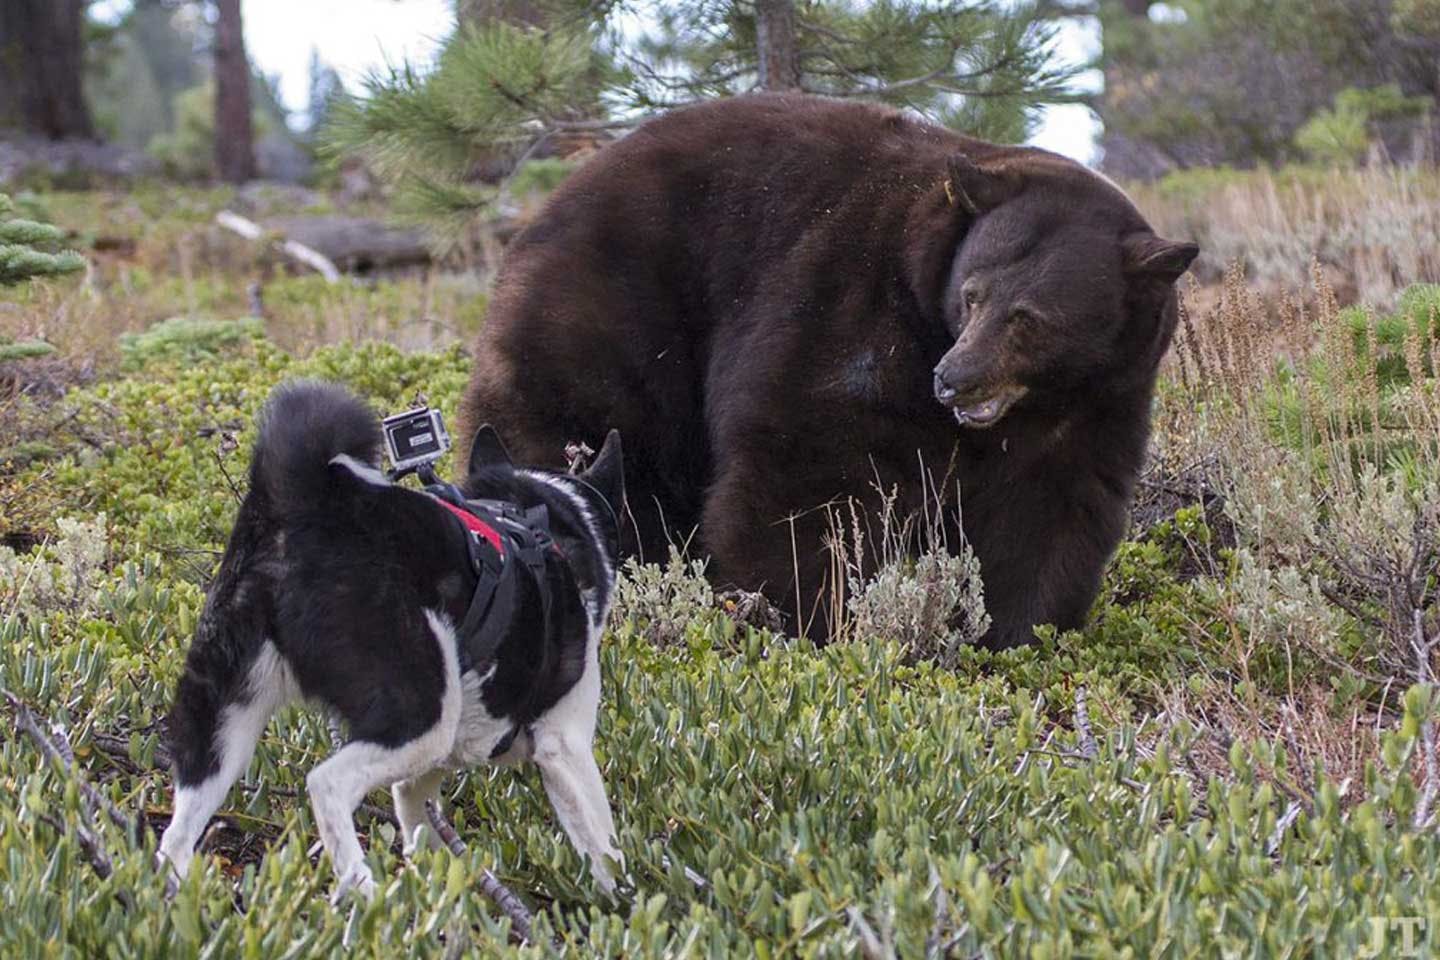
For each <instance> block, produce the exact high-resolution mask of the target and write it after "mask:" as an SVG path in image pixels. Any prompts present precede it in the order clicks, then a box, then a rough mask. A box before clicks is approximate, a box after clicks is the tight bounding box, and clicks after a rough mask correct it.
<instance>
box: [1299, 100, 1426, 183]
mask: <svg viewBox="0 0 1440 960" xmlns="http://www.w3.org/2000/svg"><path fill="white" fill-rule="evenodd" d="M1433 107H1434V101H1433V100H1432V99H1431V98H1430V97H1426V96H1416V97H1407V96H1405V94H1403V93H1402V92H1401V91H1400V87H1399V86H1398V85H1397V84H1393V83H1387V84H1385V85H1383V86H1379V87H1370V88H1365V89H1362V88H1359V87H1346V88H1345V89H1344V90H1341V91H1340V92H1339V93H1337V94H1336V95H1335V106H1334V107H1333V108H1326V109H1323V110H1320V111H1317V112H1316V114H1315V115H1314V116H1313V117H1311V118H1310V119H1309V120H1308V121H1307V122H1306V123H1305V125H1304V126H1302V127H1301V128H1300V129H1299V130H1298V131H1296V134H1295V145H1296V146H1297V147H1299V148H1300V150H1301V152H1302V153H1304V154H1305V156H1306V157H1308V158H1309V159H1310V160H1311V161H1313V162H1316V163H1320V164H1325V165H1328V166H1350V165H1353V164H1355V163H1358V162H1360V161H1361V160H1362V159H1364V157H1365V151H1366V150H1368V149H1369V148H1370V143H1371V141H1372V139H1373V134H1374V124H1376V123H1378V122H1380V121H1384V120H1394V119H1397V118H1404V117H1418V116H1423V115H1424V114H1425V113H1426V112H1428V111H1429V110H1431V109H1432V108H1433Z"/></svg>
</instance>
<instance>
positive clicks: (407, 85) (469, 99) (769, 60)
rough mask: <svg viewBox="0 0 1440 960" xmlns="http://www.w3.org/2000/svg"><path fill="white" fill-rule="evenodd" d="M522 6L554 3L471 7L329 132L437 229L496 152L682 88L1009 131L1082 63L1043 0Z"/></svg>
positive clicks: (607, 124)
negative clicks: (511, 9) (833, 101)
mask: <svg viewBox="0 0 1440 960" xmlns="http://www.w3.org/2000/svg"><path fill="white" fill-rule="evenodd" d="M491 6H497V5H495V4H491ZM522 6H524V8H525V9H526V10H527V11H531V12H533V11H534V10H536V9H538V8H540V7H543V8H544V23H545V27H544V29H541V28H538V27H535V26H533V25H532V23H531V20H525V19H518V20H516V19H507V18H506V17H505V16H503V15H486V16H477V17H470V18H465V19H463V20H462V21H461V23H460V26H459V28H458V29H457V31H456V33H455V34H454V35H453V36H452V37H451V38H450V40H449V41H448V42H447V44H446V45H445V47H444V49H443V51H442V52H441V54H440V56H439V58H438V61H437V62H436V63H435V64H434V65H433V66H432V67H431V68H429V69H420V68H418V67H416V66H414V65H410V64H406V65H402V66H398V67H394V68H392V69H390V70H389V71H388V72H385V73H382V74H376V75H373V76H371V77H370V78H368V80H367V81H366V89H365V91H364V96H362V97H360V98H358V99H354V100H351V101H349V102H347V103H344V104H342V105H340V107H339V108H338V109H337V110H336V111H335V113H334V117H333V120H332V122H331V124H330V127H329V129H328V131H327V133H326V137H325V139H326V140H327V143H328V148H329V149H330V150H331V151H333V152H335V153H338V154H358V155H360V156H361V157H363V158H364V159H365V160H366V161H367V162H368V163H369V164H370V165H371V166H372V168H373V169H374V170H375V171H376V173H377V174H378V175H379V176H380V177H381V178H382V179H384V180H387V181H389V182H390V183H391V184H392V186H393V187H394V188H395V190H396V193H397V199H398V200H399V202H400V204H401V205H402V209H404V210H405V211H407V212H409V213H410V214H412V216H413V218H414V219H417V220H419V221H420V222H422V223H425V224H427V225H428V226H431V227H432V228H435V229H437V230H438V231H439V233H440V234H441V235H442V236H444V235H445V234H447V233H455V232H458V231H459V230H460V229H463V228H464V227H465V226H466V225H467V224H469V223H470V222H472V221H473V218H474V217H475V215H476V214H477V213H479V212H482V211H484V210H486V209H487V208H488V207H489V206H490V205H491V204H492V203H493V202H494V201H495V199H496V198H497V196H500V195H503V192H504V184H503V183H501V184H499V185H498V186H497V185H495V184H494V183H491V182H487V181H492V180H494V179H495V178H494V177H493V175H487V174H493V169H492V168H493V166H494V163H493V161H494V158H495V156H496V155H497V152H499V153H502V154H504V155H505V156H506V157H507V158H508V159H509V163H508V164H507V165H506V166H505V169H506V170H513V169H514V168H515V166H517V165H518V163H520V162H522V161H524V160H527V159H532V158H535V157H542V156H546V155H547V154H548V153H550V152H553V151H554V150H555V149H556V144H557V142H559V141H561V140H563V139H565V138H567V137H569V138H574V137H577V136H605V135H608V134H611V133H613V132H616V131H618V130H620V129H622V128H625V127H629V126H632V125H634V124H636V123H638V122H640V121H641V120H643V119H645V118H646V117H647V116H649V115H651V114H653V113H654V112H656V111H658V110H663V109H667V108H672V107H676V106H680V105H684V104H688V103H694V102H698V101H702V100H708V99H712V98H716V97H725V96H732V95H735V94H739V93H744V92H747V91H751V90H756V89H799V90H803V91H808V92H813V93H822V94H828V95H831V96H840V97H861V98H866V99H871V100H878V101H882V102H886V103H890V104H894V105H896V106H902V107H907V108H910V109H912V110H915V111H917V112H919V113H922V114H924V115H927V116H929V117H931V118H932V119H935V120H938V121H940V122H942V123H946V124H948V125H950V126H953V127H955V128H957V129H960V130H963V131H965V132H967V133H970V134H973V135H975V136H980V137H987V138H990V139H997V140H1010V141H1014V140H1020V139H1023V137H1024V136H1025V135H1026V133H1027V132H1028V131H1029V129H1030V127H1031V125H1032V124H1033V122H1034V120H1035V118H1036V109H1037V108H1038V107H1039V106H1041V105H1042V104H1045V103H1059V102H1066V101H1069V100H1071V99H1073V95H1072V94H1071V92H1070V90H1069V81H1070V79H1071V78H1072V76H1073V73H1074V69H1073V68H1071V67H1068V66H1065V65H1059V64H1057V63H1056V62H1055V59H1054V57H1053V55H1052V50H1051V42H1052V40H1053V37H1054V30H1055V27H1054V21H1053V19H1051V18H1049V17H1047V16H1046V13H1047V12H1048V11H1049V8H1048V7H1046V8H1045V10H1042V9H1041V8H1040V5H1039V4H1038V3H1024V2H1020V3H1016V2H1009V0H1006V2H1001V0H966V2H949V3H936V2H927V0H874V2H870V3H865V4H857V3H853V2H850V0H808V2H806V0H801V2H793V0H666V2H661V0H631V2H623V0H529V2H527V3H525V4H523V5H522ZM498 7H504V5H503V4H500V5H498ZM486 9H487V11H488V9H489V7H487V8H486ZM502 14H503V11H502ZM531 19H532V20H533V18H531ZM637 24H639V25H641V26H640V28H638V29H637Z"/></svg>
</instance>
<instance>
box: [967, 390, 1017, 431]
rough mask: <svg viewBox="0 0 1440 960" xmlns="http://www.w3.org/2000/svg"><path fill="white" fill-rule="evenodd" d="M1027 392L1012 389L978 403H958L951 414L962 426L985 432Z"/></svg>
mask: <svg viewBox="0 0 1440 960" xmlns="http://www.w3.org/2000/svg"><path fill="white" fill-rule="evenodd" d="M1027 392H1028V391H1027V390H1026V389H1025V388H1024V387H1010V388H1007V389H1005V390H1002V391H1001V392H1000V393H997V394H996V395H995V396H993V397H990V398H988V399H985V400H981V401H979V402H977V403H957V404H955V405H954V407H953V408H952V410H951V412H952V413H954V414H955V422H956V423H958V424H960V426H962V427H970V428H972V429H976V430H983V429H984V428H986V427H990V426H994V425H995V424H996V423H998V422H999V421H1000V418H1001V417H1003V416H1005V414H1006V413H1008V412H1009V410H1010V408H1011V407H1012V406H1014V405H1015V401H1016V400H1019V399H1020V398H1021V397H1023V396H1025V394H1026V393H1027Z"/></svg>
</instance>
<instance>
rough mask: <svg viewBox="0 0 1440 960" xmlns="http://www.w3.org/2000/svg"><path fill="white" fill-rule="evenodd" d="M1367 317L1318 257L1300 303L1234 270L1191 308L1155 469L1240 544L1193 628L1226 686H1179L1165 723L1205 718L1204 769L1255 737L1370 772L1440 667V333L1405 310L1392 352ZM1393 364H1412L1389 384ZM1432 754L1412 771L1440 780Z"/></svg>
mask: <svg viewBox="0 0 1440 960" xmlns="http://www.w3.org/2000/svg"><path fill="white" fill-rule="evenodd" d="M1363 316H1364V322H1363V324H1361V325H1360V329H1358V330H1357V329H1356V326H1355V324H1354V323H1352V319H1351V316H1350V315H1347V314H1346V313H1344V312H1343V311H1342V310H1341V307H1340V303H1339V299H1338V297H1337V295H1336V293H1335V291H1334V289H1333V288H1332V287H1331V286H1330V285H1329V283H1328V282H1327V279H1326V275H1325V273H1324V271H1323V270H1322V269H1320V268H1319V267H1318V266H1314V267H1312V289H1311V290H1310V291H1308V292H1307V294H1306V295H1305V296H1304V297H1303V298H1302V296H1301V295H1299V294H1293V293H1292V294H1284V295H1282V296H1280V297H1278V298H1275V299H1273V300H1266V299H1265V298H1262V297H1261V296H1260V295H1259V294H1258V293H1257V292H1256V291H1255V290H1254V289H1253V288H1251V287H1248V286H1247V285H1246V283H1245V280H1244V278H1243V276H1242V274H1241V272H1240V270H1239V268H1238V266H1237V267H1232V268H1231V269H1230V270H1229V271H1227V273H1226V274H1225V276H1224V279H1223V281H1222V283H1221V285H1220V288H1219V291H1218V296H1217V297H1216V298H1215V305H1214V306H1213V307H1211V308H1210V309H1208V310H1206V311H1204V312H1203V313H1202V314H1201V315H1198V316H1197V315H1195V314H1194V313H1193V312H1192V311H1189V310H1187V311H1185V313H1184V316H1183V318H1182V322H1181V327H1180V331H1179V333H1178V335H1177V340H1176V347H1175V350H1174V351H1173V355H1172V357H1171V359H1170V363H1169V366H1168V369H1167V383H1166V384H1164V387H1163V389H1162V391H1161V397H1160V401H1159V403H1158V406H1157V417H1156V440H1155V444H1154V451H1153V459H1152V465H1151V474H1150V476H1151V477H1152V478H1153V479H1155V480H1156V482H1157V483H1159V484H1160V485H1162V486H1170V487H1180V488H1184V489H1187V490H1189V491H1192V492H1193V493H1192V495H1193V496H1194V499H1197V500H1198V499H1201V496H1202V494H1203V495H1206V496H1209V497H1211V498H1213V499H1214V500H1215V501H1216V502H1218V503H1220V504H1223V511H1224V516H1225V518H1226V519H1227V521H1228V525H1229V530H1230V531H1231V532H1232V533H1233V535H1234V536H1235V540H1236V542H1235V547H1236V550H1235V552H1234V554H1233V555H1231V556H1230V558H1229V560H1228V561H1227V562H1226V563H1225V564H1223V565H1219V564H1217V565H1216V566H1215V568H1214V569H1213V570H1212V574H1213V575H1217V576H1218V577H1219V579H1218V580H1217V582H1216V588H1215V590H1216V602H1215V609H1216V611H1217V612H1216V616H1217V618H1218V620H1217V622H1210V623H1204V624H1198V623H1197V624H1196V625H1195V626H1196V630H1195V635H1194V640H1195V642H1196V643H1197V645H1199V646H1200V647H1201V648H1203V649H1204V650H1205V651H1206V652H1205V657H1206V659H1207V669H1208V671H1209V673H1210V675H1211V677H1212V678H1215V679H1217V680H1218V682H1212V683H1207V684H1200V685H1182V686H1178V687H1176V688H1175V689H1173V690H1171V691H1170V692H1169V693H1168V694H1167V695H1166V697H1165V698H1164V702H1165V712H1164V714H1163V715H1162V716H1164V717H1165V718H1166V719H1167V721H1169V722H1175V721H1178V720H1180V719H1182V718H1183V719H1184V720H1185V721H1186V722H1187V723H1188V724H1190V725H1191V726H1192V727H1194V728H1195V729H1197V730H1199V731H1201V738H1200V740H1199V741H1198V746H1197V747H1196V752H1195V756H1194V757H1193V758H1192V762H1194V763H1196V764H1198V765H1199V767H1201V768H1203V769H1205V770H1206V771H1207V772H1216V771H1217V770H1218V769H1221V768H1225V767H1227V766H1228V765H1229V763H1230V762H1231V761H1230V760H1229V759H1228V753H1227V751H1228V745H1229V744H1230V743H1232V742H1235V741H1240V740H1253V739H1257V738H1258V739H1259V740H1261V741H1267V742H1269V743H1271V744H1273V745H1274V746H1275V748H1276V750H1277V751H1278V752H1279V754H1280V755H1282V756H1283V757H1285V758H1286V760H1285V763H1284V767H1285V768H1286V769H1288V770H1290V771H1292V772H1293V771H1300V772H1302V773H1303V772H1304V771H1309V770H1313V769H1320V770H1323V771H1325V772H1326V774H1327V776H1329V777H1330V778H1331V779H1332V780H1333V781H1334V782H1342V781H1344V780H1346V779H1355V778H1358V777H1359V776H1361V775H1362V773H1363V770H1364V766H1365V764H1366V763H1367V762H1371V761H1373V760H1374V759H1375V757H1376V756H1377V754H1378V751H1379V749H1380V742H1381V740H1380V735H1381V733H1383V732H1384V731H1386V730H1390V729H1393V728H1394V726H1395V725H1396V723H1397V722H1398V720H1399V717H1400V713H1401V709H1402V707H1401V702H1400V694H1401V693H1403V692H1404V690H1405V689H1406V687H1408V686H1410V685H1412V684H1417V683H1419V684H1423V683H1428V682H1431V679H1432V678H1433V676H1434V666H1435V659H1436V653H1437V650H1440V600H1437V579H1440V379H1437V376H1436V371H1437V370H1440V336H1437V334H1440V326H1437V322H1436V318H1435V317H1434V316H1433V315H1432V316H1430V317H1423V316H1422V317H1415V318H1412V319H1413V320H1414V321H1415V322H1414V323H1413V324H1412V326H1411V327H1410V329H1408V330H1407V332H1406V333H1405V335H1404V338H1403V342H1402V343H1401V344H1400V345H1399V346H1397V347H1395V348H1393V349H1391V350H1389V351H1387V350H1386V349H1384V348H1383V346H1382V343H1381V339H1382V337H1381V332H1380V320H1379V319H1378V318H1377V315H1376V313H1375V311H1373V310H1367V311H1365V313H1364V314H1363ZM1427 323H1428V324H1429V333H1428V334H1422V333H1421V331H1422V330H1423V329H1425V326H1424V325H1425V324H1427ZM1397 358H1403V376H1402V375H1398V374H1394V373H1392V374H1391V375H1390V379H1389V380H1388V381H1387V380H1384V379H1382V376H1381V368H1382V363H1387V362H1389V363H1392V368H1391V369H1392V370H1393V362H1394V361H1395V360H1396V359H1397ZM1217 637H1219V638H1220V639H1219V640H1218V641H1217V639H1216V638H1217ZM1341 689H1346V690H1350V691H1352V693H1351V694H1348V695H1344V696H1342V695H1340V694H1338V693H1337V691H1339V690H1341ZM1257 690H1259V691H1262V692H1258V693H1257ZM1425 727H1426V732H1427V735H1428V740H1427V742H1430V743H1432V744H1433V740H1434V731H1433V720H1431V721H1425ZM1430 749H1431V750H1432V751H1433V747H1431V748H1430ZM1426 753H1427V751H1426V750H1423V749H1422V750H1419V751H1417V753H1416V756H1415V757H1414V758H1413V761H1414V769H1415V775H1416V778H1417V782H1418V781H1421V780H1422V779H1424V780H1426V781H1427V782H1428V781H1429V780H1430V779H1432V778H1429V777H1428V776H1427V775H1426V774H1425V773H1424V772H1423V771H1424V768H1425V759H1426ZM1281 786H1282V787H1286V789H1289V788H1290V787H1291V786H1293V785H1285V784H1281ZM1432 786H1440V784H1433V785H1432Z"/></svg>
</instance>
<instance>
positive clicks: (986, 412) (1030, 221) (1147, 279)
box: [934, 151, 1199, 428]
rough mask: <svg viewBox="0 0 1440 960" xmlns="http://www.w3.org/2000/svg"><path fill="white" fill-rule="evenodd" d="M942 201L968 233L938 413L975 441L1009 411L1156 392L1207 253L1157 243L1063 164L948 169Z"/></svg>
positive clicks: (947, 311) (944, 303)
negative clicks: (1181, 308)
mask: <svg viewBox="0 0 1440 960" xmlns="http://www.w3.org/2000/svg"><path fill="white" fill-rule="evenodd" d="M945 191H946V194H947V196H948V197H949V198H950V200H951V202H952V203H953V205H954V206H955V207H956V208H957V210H956V214H957V215H959V216H968V217H969V218H970V219H971V223H970V226H969V229H968V231H967V232H966V234H965V237H964V239H963V240H962V241H961V243H960V246H959V249H958V250H957V251H956V254H955V258H954V260H953V262H952V263H951V265H950V273H949V278H948V280H947V281H946V283H945V287H944V294H943V297H942V300H941V304H940V306H941V309H942V310H943V314H944V323H945V326H946V329H947V331H948V333H949V335H950V336H953V337H954V338H955V342H954V345H953V346H952V347H950V349H949V350H948V351H947V352H946V353H945V355H944V357H943V358H942V359H941V360H940V362H939V364H937V365H936V367H935V382H934V392H935V399H936V400H938V401H939V402H940V403H942V404H944V405H945V406H947V407H949V408H950V409H951V410H953V411H954V415H955V419H956V420H957V421H958V422H959V423H960V424H961V425H962V426H965V427H973V428H982V427H989V426H993V425H994V424H996V423H997V422H999V421H1000V420H1001V418H1003V417H1004V416H1005V415H1006V414H1007V413H1008V412H1010V411H1011V410H1012V409H1033V410H1049V411H1052V412H1056V413H1062V412H1063V411H1066V410H1072V409H1074V408H1075V406H1076V404H1077V402H1083V401H1085V400H1092V401H1093V400H1098V399H1102V398H1104V397H1106V396H1111V395H1117V394H1118V395H1125V396H1130V395H1133V394H1135V393H1136V392H1137V391H1138V392H1144V393H1145V394H1146V395H1147V396H1148V392H1149V391H1150V390H1151V389H1153V385H1154V379H1155V373H1156V370H1157V368H1158V365H1159V362H1160V359H1161V357H1162V356H1163V355H1164V353H1165V350H1166V348H1167V347H1168V346H1169V343H1170V337H1171V335H1172V333H1173V332H1174V329H1175V321H1176V317H1177V310H1176V301H1175V290H1174V285H1175V281H1176V280H1177V279H1179V277H1180V275H1181V274H1183V273H1184V272H1185V270H1186V269H1187V268H1188V267H1189V266H1190V262H1191V261H1192V260H1194V259H1195V256H1196V254H1198V253H1199V247H1197V246H1196V245H1195V244H1193V243H1183V242H1175V241H1171V240H1165V239H1162V238H1160V237H1157V236H1156V235H1155V233H1154V231H1152V230H1151V229H1150V227H1149V225H1148V224H1146V222H1145V220H1144V218H1142V217H1141V216H1140V214H1139V212H1138V211H1137V210H1136V209H1135V207H1134V206H1133V205H1132V204H1131V203H1130V201H1129V200H1128V199H1127V198H1126V197H1125V195H1124V194H1123V193H1122V192H1121V191H1120V190H1119V189H1118V188H1117V187H1115V186H1114V185H1113V184H1111V183H1110V182H1109V181H1108V180H1105V179H1104V178H1103V177H1100V176H1099V175H1097V174H1094V173H1091V172H1090V171H1088V170H1086V169H1085V168H1083V167H1081V166H1080V165H1079V164H1075V163H1072V162H1070V161H1066V160H1064V159H1062V158H1060V157H1056V156H1054V155H1053V154H1045V153H1043V152H1040V151H1024V152H1022V153H1020V154H1019V155H1011V156H1008V157H1006V158H1005V160H1004V161H1001V162H997V163H992V164H990V165H988V166H981V165H977V164H976V163H975V162H973V161H971V160H970V159H968V158H965V157H957V158H955V159H954V160H953V161H952V162H951V164H950V170H949V175H948V178H947V180H946V182H945Z"/></svg>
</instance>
